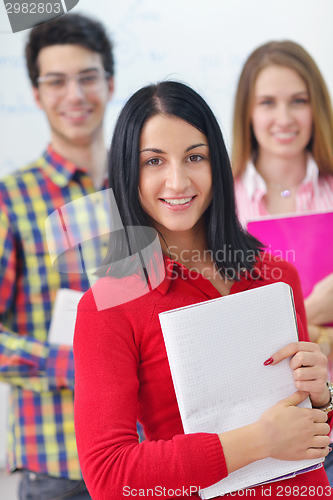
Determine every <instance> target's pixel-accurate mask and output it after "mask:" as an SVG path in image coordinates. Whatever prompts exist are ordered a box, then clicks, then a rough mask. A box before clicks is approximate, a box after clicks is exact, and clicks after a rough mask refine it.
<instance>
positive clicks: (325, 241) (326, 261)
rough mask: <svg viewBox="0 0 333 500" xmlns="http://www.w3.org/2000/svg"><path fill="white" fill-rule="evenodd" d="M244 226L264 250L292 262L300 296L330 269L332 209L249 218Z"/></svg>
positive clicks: (332, 270)
mask: <svg viewBox="0 0 333 500" xmlns="http://www.w3.org/2000/svg"><path fill="white" fill-rule="evenodd" d="M247 230H248V231H249V233H251V234H253V235H254V236H255V237H256V238H258V239H259V240H260V241H261V242H262V243H264V244H265V245H266V246H267V248H266V251H268V252H270V253H272V254H274V255H276V256H278V257H281V258H282V259H284V260H287V261H288V262H291V263H292V264H294V266H295V267H296V269H297V270H298V272H299V275H300V278H301V283H302V290H303V295H304V297H307V296H308V295H309V294H310V293H311V291H312V289H313V287H314V285H315V284H316V283H317V282H318V281H320V280H321V279H323V278H324V277H325V276H327V275H328V274H330V273H332V272H333V212H323V213H312V214H307V215H292V216H287V217H275V218H272V217H270V218H269V219H268V218H267V219H266V218H265V219H260V220H253V221H250V222H248V224H247Z"/></svg>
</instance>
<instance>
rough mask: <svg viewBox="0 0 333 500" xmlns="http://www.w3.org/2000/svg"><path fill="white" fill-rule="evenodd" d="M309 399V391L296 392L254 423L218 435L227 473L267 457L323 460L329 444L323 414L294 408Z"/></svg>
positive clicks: (325, 419) (319, 411)
mask: <svg viewBox="0 0 333 500" xmlns="http://www.w3.org/2000/svg"><path fill="white" fill-rule="evenodd" d="M308 396H309V393H308V392H301V391H297V392H295V393H294V394H292V395H291V396H289V397H288V398H286V399H283V400H282V401H279V402H278V403H277V404H275V405H274V406H272V407H271V408H269V409H268V410H267V411H265V412H264V413H263V414H262V415H261V417H260V418H259V420H257V422H254V423H253V424H250V425H246V426H244V427H239V428H237V429H234V430H232V431H228V432H223V433H221V434H219V438H220V441H221V444H222V446H223V452H224V456H225V459H226V463H227V468H228V472H229V473H230V472H233V471H235V470H238V469H240V468H241V467H244V466H245V465H248V464H250V463H252V462H255V461H257V460H261V459H263V458H268V457H272V458H278V459H279V460H303V459H305V458H311V459H313V458H322V457H326V455H328V453H329V448H328V445H329V444H330V438H329V437H328V435H327V434H328V433H329V431H330V426H329V425H328V424H327V423H326V421H327V415H326V413H324V412H323V411H321V410H316V409H310V408H298V407H297V405H299V404H300V403H301V402H302V401H304V399H306V398H307V397H308ZM240 447H241V448H242V453H239V449H240Z"/></svg>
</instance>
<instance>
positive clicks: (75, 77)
mask: <svg viewBox="0 0 333 500" xmlns="http://www.w3.org/2000/svg"><path fill="white" fill-rule="evenodd" d="M90 71H97V73H98V76H101V77H102V78H105V79H107V78H110V77H111V74H110V73H109V72H108V71H103V73H101V72H100V71H99V70H95V69H94V70H90ZM87 72H88V71H87ZM84 75H85V73H84V72H82V73H77V74H76V75H72V76H68V75H66V74H63V73H57V74H54V78H56V77H57V76H58V77H59V78H63V79H64V80H65V82H66V83H65V87H64V90H67V89H68V83H69V82H70V81H71V80H76V82H77V83H78V85H79V87H80V89H81V90H82V92H85V91H84V89H83V88H82V86H81V84H80V82H79V80H80V78H82V77H84ZM52 76H53V75H45V76H39V77H38V78H37V79H36V83H37V84H38V85H39V84H41V83H45V82H47V81H48V79H49V78H50V77H52Z"/></svg>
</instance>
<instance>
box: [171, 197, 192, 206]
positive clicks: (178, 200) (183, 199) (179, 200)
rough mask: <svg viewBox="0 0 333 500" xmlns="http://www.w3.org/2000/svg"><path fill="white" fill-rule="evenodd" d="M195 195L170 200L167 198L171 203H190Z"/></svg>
mask: <svg viewBox="0 0 333 500" xmlns="http://www.w3.org/2000/svg"><path fill="white" fill-rule="evenodd" d="M192 198H193V196H191V198H180V199H170V200H165V199H164V201H166V202H167V203H169V205H184V204H185V203H188V202H189V201H191V200H192Z"/></svg>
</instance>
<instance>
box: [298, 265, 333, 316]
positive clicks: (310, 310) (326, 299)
mask: <svg viewBox="0 0 333 500" xmlns="http://www.w3.org/2000/svg"><path fill="white" fill-rule="evenodd" d="M304 305H305V311H306V317H307V321H308V323H311V324H313V325H325V324H327V323H333V273H332V274H329V275H328V276H326V277H325V278H324V279H322V280H321V281H319V282H318V283H317V284H316V285H315V286H314V287H313V290H312V292H311V293H310V295H309V296H308V297H307V298H306V299H305V300H304Z"/></svg>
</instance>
